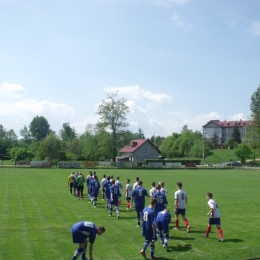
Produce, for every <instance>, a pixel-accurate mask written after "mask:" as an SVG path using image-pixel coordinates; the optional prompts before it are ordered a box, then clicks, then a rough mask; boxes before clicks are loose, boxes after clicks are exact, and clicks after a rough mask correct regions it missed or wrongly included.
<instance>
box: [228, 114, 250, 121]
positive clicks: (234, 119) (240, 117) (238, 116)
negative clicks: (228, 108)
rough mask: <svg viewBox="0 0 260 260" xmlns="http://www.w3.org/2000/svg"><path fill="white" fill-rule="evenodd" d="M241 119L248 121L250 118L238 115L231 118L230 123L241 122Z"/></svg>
mask: <svg viewBox="0 0 260 260" xmlns="http://www.w3.org/2000/svg"><path fill="white" fill-rule="evenodd" d="M240 119H241V120H248V118H247V117H246V116H245V115H244V114H243V113H240V114H236V115H233V116H230V117H229V120H230V121H239V120H240Z"/></svg>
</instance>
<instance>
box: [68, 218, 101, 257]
mask: <svg viewBox="0 0 260 260" xmlns="http://www.w3.org/2000/svg"><path fill="white" fill-rule="evenodd" d="M105 231H106V230H105V228H104V227H103V226H99V227H97V226H96V225H95V224H94V223H92V222H89V221H83V222H78V223H76V224H75V225H74V226H73V227H72V228H71V232H72V241H73V243H77V244H79V248H78V249H77V250H76V251H75V253H74V256H73V257H72V258H71V260H76V259H77V258H78V257H79V256H80V255H81V259H82V260H87V258H86V251H87V244H88V242H89V243H90V246H89V258H88V259H89V260H93V256H92V252H93V244H94V242H95V239H96V235H102V234H103V233H104V232H105Z"/></svg>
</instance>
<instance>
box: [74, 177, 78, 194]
mask: <svg viewBox="0 0 260 260" xmlns="http://www.w3.org/2000/svg"><path fill="white" fill-rule="evenodd" d="M77 177H78V173H77V172H75V174H74V175H73V192H74V196H75V197H76V198H78V190H77V186H78V184H77Z"/></svg>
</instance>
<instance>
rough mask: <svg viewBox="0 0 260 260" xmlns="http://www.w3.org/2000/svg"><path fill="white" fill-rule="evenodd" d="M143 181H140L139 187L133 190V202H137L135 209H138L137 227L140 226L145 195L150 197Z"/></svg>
mask: <svg viewBox="0 0 260 260" xmlns="http://www.w3.org/2000/svg"><path fill="white" fill-rule="evenodd" d="M142 185H143V182H142V181H138V185H137V187H136V188H135V189H134V190H133V191H132V203H133V201H134V203H135V211H136V220H137V227H140V219H141V213H142V211H143V209H144V206H145V196H146V197H148V198H150V196H149V195H148V193H147V190H146V189H145V188H144V187H142Z"/></svg>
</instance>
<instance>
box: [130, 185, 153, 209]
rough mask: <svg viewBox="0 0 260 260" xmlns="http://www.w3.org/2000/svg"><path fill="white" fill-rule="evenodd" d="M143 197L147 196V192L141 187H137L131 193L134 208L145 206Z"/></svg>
mask: <svg viewBox="0 0 260 260" xmlns="http://www.w3.org/2000/svg"><path fill="white" fill-rule="evenodd" d="M145 196H149V195H148V193H147V190H146V189H145V188H143V187H142V186H137V187H136V188H135V189H134V190H133V191H132V197H133V198H134V203H135V207H144V206H145Z"/></svg>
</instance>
